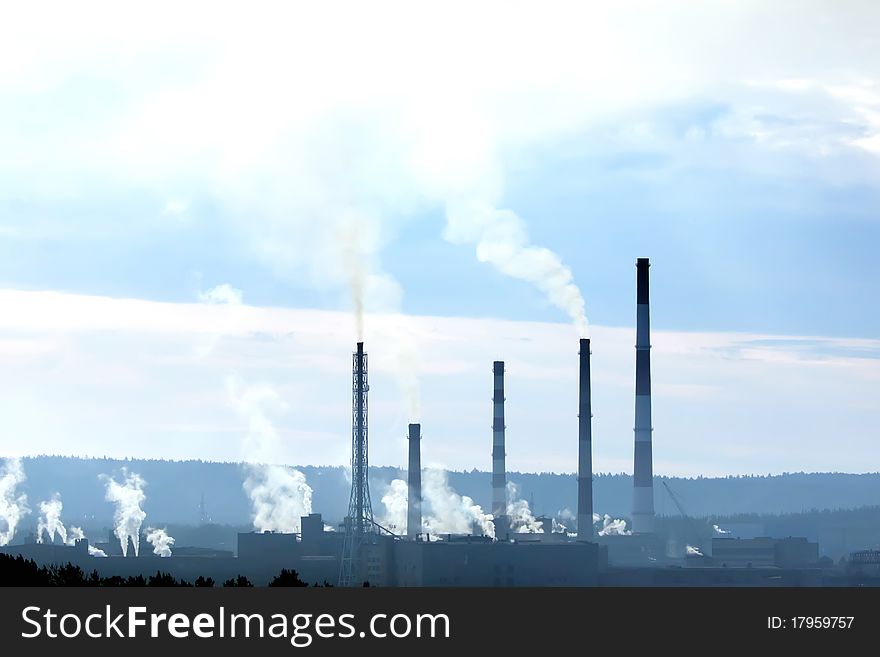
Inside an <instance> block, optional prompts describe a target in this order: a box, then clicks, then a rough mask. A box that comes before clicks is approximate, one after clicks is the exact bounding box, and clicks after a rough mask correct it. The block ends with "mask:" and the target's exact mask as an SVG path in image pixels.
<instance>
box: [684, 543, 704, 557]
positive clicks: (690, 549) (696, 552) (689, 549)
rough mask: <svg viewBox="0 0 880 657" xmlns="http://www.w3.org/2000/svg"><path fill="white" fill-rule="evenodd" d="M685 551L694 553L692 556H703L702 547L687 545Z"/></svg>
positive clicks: (689, 553)
mask: <svg viewBox="0 0 880 657" xmlns="http://www.w3.org/2000/svg"><path fill="white" fill-rule="evenodd" d="M685 551H686V552H687V554H688V555H692V556H696V557H702V556H703V553H702V552H701V551H700V548H698V547H694V546H693V545H688V546H686V548H685Z"/></svg>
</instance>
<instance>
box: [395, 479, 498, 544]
mask: <svg viewBox="0 0 880 657" xmlns="http://www.w3.org/2000/svg"><path fill="white" fill-rule="evenodd" d="M404 485H405V484H404ZM405 492H406V488H404V493H405ZM422 497H423V500H424V501H425V502H427V505H428V507H429V508H430V513H429V514H428V515H427V516H424V517H423V520H422V526H423V528H424V530H425V531H426V532H427V533H429V534H433V535H435V536H436V535H438V534H470V533H471V532H472V531H473V528H474V525H476V526H479V528H480V529H481V530H482V532H483V534H484V535H485V536H489V537H491V538H495V523H494V522H493V517H492V514H491V513H484V512H483V509H482V507H481V506H480V505H479V504H474V501H473V500H472V499H471V498H470V497H468V496H467V495H459V494H458V493H456V492H455V491H454V490H452V488H450V487H449V475H448V474H447V472H446V470H440V469H438V468H427V469H426V470H425V471H424V474H423V476H422Z"/></svg>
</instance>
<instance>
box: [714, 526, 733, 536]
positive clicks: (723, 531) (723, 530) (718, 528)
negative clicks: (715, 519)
mask: <svg viewBox="0 0 880 657" xmlns="http://www.w3.org/2000/svg"><path fill="white" fill-rule="evenodd" d="M712 529H713V530H715V533H716V534H722V535H723V534H729V533H730V532H729V531H727V530H726V529H721V527H719V526H718V525H712Z"/></svg>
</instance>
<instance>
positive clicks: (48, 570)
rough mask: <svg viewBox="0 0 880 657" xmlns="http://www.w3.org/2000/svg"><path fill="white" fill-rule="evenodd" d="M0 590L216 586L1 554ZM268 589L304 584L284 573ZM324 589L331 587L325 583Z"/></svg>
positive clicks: (235, 583)
mask: <svg viewBox="0 0 880 657" xmlns="http://www.w3.org/2000/svg"><path fill="white" fill-rule="evenodd" d="M0 586H108V587H121V586H179V587H199V588H201V587H208V588H210V587H214V586H217V583H216V582H215V581H214V579H213V578H211V577H202V576H199V577H198V578H197V579H196V580H195V581H193V582H189V581H187V580H185V579H182V578H181V579H177V578H176V577H174V576H173V575H170V574H169V573H163V572H161V571H158V570H157V571H156V574H155V575H149V576H147V577H144V576H143V575H129V576H128V577H120V576H119V575H112V576H110V577H101V576H100V575H99V574H98V571H97V570H93V571H92V572H91V573H88V574H87V573H86V572H85V571H83V569H82V568H80V567H79V566H77V565H75V564H72V563H66V564H64V565H56V564H51V565H47V566H38V565H37V563H36V562H35V561H34V560H33V559H25V558H24V557H22V556H21V555H18V556H17V557H13V556H10V555H7V554H0ZM221 586H224V587H252V586H253V583H252V582H251V581H250V580H249V579H248V578H247V577H245V576H244V575H238V576H237V577H233V578H230V579H228V580H226V581H225V582H223V583H222V584H221ZM268 586H293V587H305V586H308V584H307V583H306V582H304V581H303V580H302V579H300V576H299V573H297V572H296V571H295V570H288V569H287V568H285V569H283V570H282V571H281V572H280V573H278V574H277V575H276V576H275V577H274V578H273V579H272V581H270V582H269V584H268ZM323 586H332V585H331V584H330V583H328V582H324V584H323Z"/></svg>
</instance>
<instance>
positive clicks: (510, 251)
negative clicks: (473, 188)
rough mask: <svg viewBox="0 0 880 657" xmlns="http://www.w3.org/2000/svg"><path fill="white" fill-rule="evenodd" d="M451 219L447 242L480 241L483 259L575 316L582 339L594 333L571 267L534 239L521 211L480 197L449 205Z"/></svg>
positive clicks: (477, 242) (572, 316)
mask: <svg viewBox="0 0 880 657" xmlns="http://www.w3.org/2000/svg"><path fill="white" fill-rule="evenodd" d="M446 217H447V224H446V229H445V230H444V233H443V236H444V237H445V238H446V239H447V240H449V241H451V242H455V243H471V244H475V245H476V254H477V259H478V260H479V261H480V262H486V263H489V264H491V265H492V266H493V267H495V268H496V269H497V270H498V271H500V272H501V273H503V274H505V275H507V276H511V277H513V278H518V279H520V280H524V281H527V282H529V283H531V284H532V285H534V286H535V287H536V288H538V289H539V290H540V291H541V292H543V293H544V295H545V296H546V297H547V299H548V300H549V301H550V303H552V304H553V305H554V306H556V307H557V308H559V309H560V310H563V311H564V312H565V313H566V314H567V315H568V316H569V317H570V318H571V320H572V322H573V323H574V325H575V327H576V328H577V330H578V333H579V334H580V336H581V337H588V334H589V325H588V323H587V314H586V304H585V302H584V297H583V295H582V294H581V291H580V290H579V289H578V287H577V285H575V283H574V276H573V275H572V273H571V269H569V268H568V267H567V266H565V265H564V264H563V263H562V260H561V259H560V258H559V256H558V255H556V254H555V253H553V251H551V250H549V249H547V248H544V247H539V246H534V245H532V244H531V243H530V242H529V237H528V232H527V230H526V226H525V222H524V221H523V220H522V219H521V218H520V217H519V216H518V215H516V214H515V213H514V212H511V211H510V210H499V209H497V208H495V207H493V206H492V205H490V204H488V203H485V202H482V201H478V202H463V203H462V202H450V203H447V205H446Z"/></svg>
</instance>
